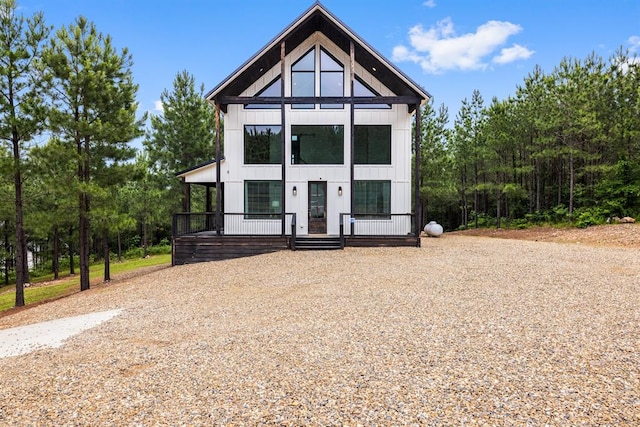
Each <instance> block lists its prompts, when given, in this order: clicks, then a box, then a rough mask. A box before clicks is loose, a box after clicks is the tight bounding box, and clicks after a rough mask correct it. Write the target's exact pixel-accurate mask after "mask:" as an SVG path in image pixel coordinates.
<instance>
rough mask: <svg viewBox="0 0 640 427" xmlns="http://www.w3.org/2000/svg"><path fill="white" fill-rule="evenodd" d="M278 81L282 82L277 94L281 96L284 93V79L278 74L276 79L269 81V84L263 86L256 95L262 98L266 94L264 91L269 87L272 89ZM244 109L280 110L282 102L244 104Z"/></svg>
mask: <svg viewBox="0 0 640 427" xmlns="http://www.w3.org/2000/svg"><path fill="white" fill-rule="evenodd" d="M276 83H280V90H279V91H278V94H277V95H275V96H281V95H282V79H281V76H278V77H276V78H275V79H273V80H272V81H271V82H269V84H267V85H266V86H265V87H263V88H262V89H261V90H260V91H259V92H258V93H257V94H255V95H254V97H255V98H260V97H262V96H264V93H265V92H266V91H268V90H269V89H271V87H272V86H273V85H274V84H276ZM244 109H245V110H279V109H280V104H244Z"/></svg>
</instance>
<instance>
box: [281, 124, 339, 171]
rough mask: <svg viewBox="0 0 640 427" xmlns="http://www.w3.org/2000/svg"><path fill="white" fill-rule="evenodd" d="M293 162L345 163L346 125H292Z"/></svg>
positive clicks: (308, 163)
mask: <svg viewBox="0 0 640 427" xmlns="http://www.w3.org/2000/svg"><path fill="white" fill-rule="evenodd" d="M291 164H292V165H342V164H344V126H342V125H334V126H331V125H328V126H322V125H321V126H311V125H292V126H291Z"/></svg>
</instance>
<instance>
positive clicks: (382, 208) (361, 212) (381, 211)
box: [354, 181, 391, 219]
mask: <svg viewBox="0 0 640 427" xmlns="http://www.w3.org/2000/svg"><path fill="white" fill-rule="evenodd" d="M354 186H355V188H354V198H355V206H354V211H355V212H354V214H355V216H356V217H357V218H364V219H388V218H389V217H390V215H391V181H355V182H354Z"/></svg>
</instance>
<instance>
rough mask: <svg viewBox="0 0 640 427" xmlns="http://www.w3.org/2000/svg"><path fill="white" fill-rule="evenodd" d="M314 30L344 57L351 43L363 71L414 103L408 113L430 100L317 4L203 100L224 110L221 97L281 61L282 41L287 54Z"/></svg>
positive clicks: (230, 94) (243, 87)
mask: <svg viewBox="0 0 640 427" xmlns="http://www.w3.org/2000/svg"><path fill="white" fill-rule="evenodd" d="M317 31H320V32H321V33H323V34H324V35H325V36H326V37H327V38H329V39H330V40H331V41H332V42H333V43H335V44H336V46H338V47H339V48H340V49H342V50H343V51H344V52H346V53H347V54H349V52H350V43H351V42H353V44H354V55H355V61H356V62H357V63H359V64H360V65H362V66H363V67H364V68H366V69H367V71H368V72H369V73H371V74H372V75H373V76H375V78H376V79H378V80H379V81H380V82H382V84H384V85H385V86H386V87H387V88H388V89H389V90H391V91H392V92H393V93H394V94H395V95H397V96H402V97H409V99H412V100H415V103H410V104H408V105H409V110H410V111H413V110H414V108H415V104H417V103H422V102H423V101H424V100H427V99H429V98H431V95H430V94H429V93H428V92H427V91H426V90H424V89H423V88H422V87H421V86H420V85H419V84H417V83H416V82H415V81H413V80H412V79H410V78H409V77H407V76H406V75H405V74H404V73H403V72H402V71H400V69H399V68H397V67H396V66H395V65H394V64H392V63H391V62H390V61H389V60H387V59H386V58H385V57H384V56H382V55H381V54H380V53H378V52H377V51H376V50H375V49H374V48H373V47H371V46H370V45H369V44H368V43H366V42H365V41H364V40H363V39H361V38H360V37H359V36H358V35H357V34H356V33H354V32H353V31H352V30H351V29H350V28H349V27H347V25H345V24H344V23H343V22H342V21H340V20H339V19H338V18H337V17H336V16H334V15H333V14H332V13H331V12H329V11H328V10H327V9H325V7H324V6H323V5H322V4H320V2H318V1H316V2H315V3H314V4H313V5H312V6H311V7H310V8H309V9H308V10H307V11H305V12H304V13H303V14H302V15H301V16H300V17H298V18H297V19H296V20H295V21H293V23H291V24H290V25H289V26H288V27H286V28H285V29H284V30H283V31H282V32H281V33H280V34H278V35H277V36H276V37H275V38H274V39H273V40H271V41H270V42H269V43H268V44H267V45H266V46H265V47H263V48H262V49H261V50H260V51H258V52H257V53H256V54H255V55H253V56H252V57H251V58H250V59H249V60H248V61H247V62H245V63H244V64H242V65H241V66H240V67H239V68H238V69H237V70H235V71H234V72H233V73H231V75H229V76H228V77H227V78H226V79H225V80H223V81H222V82H221V83H220V84H219V85H218V86H216V87H215V88H214V89H212V90H211V91H210V92H209V93H208V94H207V95H206V98H207V99H208V100H209V101H213V102H218V103H219V104H220V105H221V108H222V110H223V111H226V104H225V103H224V97H233V96H238V95H240V94H241V93H243V92H244V91H245V90H246V89H247V88H248V87H249V86H250V85H251V84H253V82H255V81H256V80H258V79H259V78H260V77H261V76H262V75H264V74H265V73H266V72H267V71H269V70H270V69H271V68H273V67H274V66H275V65H277V64H278V63H279V62H280V44H281V43H282V42H283V41H284V42H285V55H288V54H289V53H291V51H292V50H293V49H295V48H296V47H297V46H299V45H300V44H301V43H302V42H304V41H305V40H306V39H307V38H308V37H309V36H311V35H312V34H313V33H315V32H317Z"/></svg>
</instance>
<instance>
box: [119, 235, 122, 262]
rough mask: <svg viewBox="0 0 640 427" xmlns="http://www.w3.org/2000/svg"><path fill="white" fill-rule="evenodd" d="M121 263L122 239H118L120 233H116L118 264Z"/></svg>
mask: <svg viewBox="0 0 640 427" xmlns="http://www.w3.org/2000/svg"><path fill="white" fill-rule="evenodd" d="M120 261H122V239H121V238H120V232H119V231H118V262H120Z"/></svg>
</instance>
